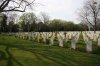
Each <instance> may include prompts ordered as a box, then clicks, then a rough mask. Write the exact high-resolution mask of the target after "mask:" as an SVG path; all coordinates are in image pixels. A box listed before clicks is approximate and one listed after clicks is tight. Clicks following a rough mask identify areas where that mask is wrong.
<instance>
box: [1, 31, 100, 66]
mask: <svg viewBox="0 0 100 66" xmlns="http://www.w3.org/2000/svg"><path fill="white" fill-rule="evenodd" d="M0 66H100V31H97V32H96V33H95V34H94V32H93V31H84V32H77V31H75V32H74V31H73V32H29V33H27V32H26V33H24V32H22V33H12V34H0Z"/></svg>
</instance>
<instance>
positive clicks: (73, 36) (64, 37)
mask: <svg viewBox="0 0 100 66" xmlns="http://www.w3.org/2000/svg"><path fill="white" fill-rule="evenodd" d="M80 34H81V32H34V33H32V32H30V33H27V32H26V33H24V32H23V33H16V36H17V37H19V38H22V39H29V40H37V42H39V40H40V39H41V38H42V41H43V42H44V43H46V41H47V39H48V40H49V45H50V46H52V45H54V42H55V39H56V40H57V41H58V45H59V46H60V47H64V41H66V42H67V41H68V40H71V48H72V49H76V45H77V42H78V40H79V36H80ZM82 35H83V39H84V41H85V44H86V51H87V52H92V50H93V49H92V48H93V46H92V42H93V41H98V46H100V36H99V35H100V32H99V31H98V32H96V33H94V32H92V31H84V32H82Z"/></svg>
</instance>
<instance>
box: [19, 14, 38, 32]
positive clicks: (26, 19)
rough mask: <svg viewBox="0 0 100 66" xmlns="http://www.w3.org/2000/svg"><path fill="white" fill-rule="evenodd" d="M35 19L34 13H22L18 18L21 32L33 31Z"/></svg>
mask: <svg viewBox="0 0 100 66" xmlns="http://www.w3.org/2000/svg"><path fill="white" fill-rule="evenodd" d="M36 20H37V17H36V16H35V14H34V13H24V14H23V15H22V16H21V17H20V22H19V25H20V28H21V29H22V30H23V31H27V32H29V31H31V30H32V29H33V26H35V23H36Z"/></svg>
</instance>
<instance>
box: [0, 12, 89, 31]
mask: <svg viewBox="0 0 100 66" xmlns="http://www.w3.org/2000/svg"><path fill="white" fill-rule="evenodd" d="M18 17H19V16H18ZM84 30H88V28H87V26H86V25H85V27H83V26H82V25H81V23H80V24H74V23H73V22H72V21H65V20H61V19H53V20H50V18H49V16H48V15H47V14H46V13H44V12H41V13H40V16H39V17H37V16H36V15H35V14H34V13H23V14H22V15H21V16H20V17H19V18H18V19H17V14H10V15H9V16H7V15H6V14H1V16H0V32H32V31H33V32H52V31H84Z"/></svg>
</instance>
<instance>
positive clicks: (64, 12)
mask: <svg viewBox="0 0 100 66" xmlns="http://www.w3.org/2000/svg"><path fill="white" fill-rule="evenodd" d="M83 1H84V0H36V3H41V4H42V5H38V6H35V8H34V11H35V12H36V13H37V14H39V13H40V12H46V13H47V14H48V15H49V16H50V18H51V19H54V18H56V19H63V20H67V21H73V22H75V23H79V21H78V19H77V17H78V16H77V11H78V9H80V8H81V7H82V5H83Z"/></svg>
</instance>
